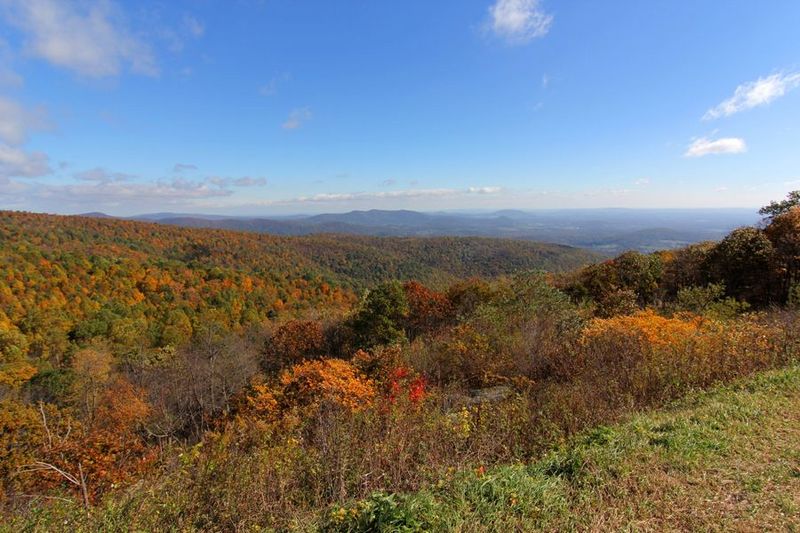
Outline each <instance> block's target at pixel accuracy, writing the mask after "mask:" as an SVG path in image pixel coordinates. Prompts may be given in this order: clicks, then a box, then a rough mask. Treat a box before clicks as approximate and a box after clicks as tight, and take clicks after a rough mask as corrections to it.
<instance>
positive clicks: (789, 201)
mask: <svg viewBox="0 0 800 533" xmlns="http://www.w3.org/2000/svg"><path fill="white" fill-rule="evenodd" d="M797 206H800V191H791V192H789V194H787V195H786V200H781V201H780V202H770V204H769V205H765V206H764V207H762V208H761V209H759V210H758V214H759V215H762V216H764V217H766V218H768V219H770V220H772V219H774V218H775V217H777V216H778V215H782V214H784V213H787V212H789V211H790V210H791V209H792V208H794V207H797Z"/></svg>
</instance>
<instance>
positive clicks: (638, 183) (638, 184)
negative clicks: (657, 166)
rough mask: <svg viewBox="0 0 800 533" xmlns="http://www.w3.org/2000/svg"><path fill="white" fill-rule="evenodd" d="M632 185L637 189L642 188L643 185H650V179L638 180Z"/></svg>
mask: <svg viewBox="0 0 800 533" xmlns="http://www.w3.org/2000/svg"><path fill="white" fill-rule="evenodd" d="M633 184H634V185H636V186H637V187H644V186H645V185H650V178H647V177H645V178H639V179H637V180H634V182H633Z"/></svg>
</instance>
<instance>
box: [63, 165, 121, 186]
mask: <svg viewBox="0 0 800 533" xmlns="http://www.w3.org/2000/svg"><path fill="white" fill-rule="evenodd" d="M73 177H74V178H75V179H77V180H80V181H93V182H96V183H112V182H115V181H128V180H131V179H133V178H135V177H136V176H134V175H133V174H125V173H124V172H111V171H108V170H106V169H104V168H102V167H95V168H93V169H90V170H84V171H83V172H76V173H75V174H73Z"/></svg>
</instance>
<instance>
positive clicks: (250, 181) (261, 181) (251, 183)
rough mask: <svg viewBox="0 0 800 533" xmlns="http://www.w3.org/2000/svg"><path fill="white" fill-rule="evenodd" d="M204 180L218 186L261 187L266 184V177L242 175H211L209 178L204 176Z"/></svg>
mask: <svg viewBox="0 0 800 533" xmlns="http://www.w3.org/2000/svg"><path fill="white" fill-rule="evenodd" d="M206 181H207V182H208V183H212V184H214V185H217V186H218V187H263V186H264V185H266V184H267V178H253V177H250V176H244V177H242V178H229V177H223V176H211V177H210V178H206Z"/></svg>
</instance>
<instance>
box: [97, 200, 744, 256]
mask: <svg viewBox="0 0 800 533" xmlns="http://www.w3.org/2000/svg"><path fill="white" fill-rule="evenodd" d="M85 216H92V217H107V216H108V215H105V214H103V213H87V214H86V215H85ZM129 218H131V219H134V220H142V221H150V222H157V223H160V224H171V225H176V226H184V227H195V228H218V229H230V230H238V231H249V232H257V233H270V234H274V235H309V234H317V233H343V234H354V235H371V236H404V237H426V236H476V237H501V238H512V239H521V240H529V241H538V242H551V243H557V244H566V245H570V246H578V247H582V248H588V249H592V250H595V251H599V252H603V253H607V254H617V253H619V252H621V251H624V250H629V249H634V250H639V251H643V252H650V251H654V250H661V249H669V248H677V247H681V246H686V245H687V244H691V243H695V242H700V241H705V240H718V239H720V238H722V237H723V236H725V234H727V233H728V232H729V231H730V230H732V229H734V228H736V227H739V226H743V225H752V224H755V223H757V222H758V220H759V218H758V215H757V213H756V212H755V210H751V209H559V210H538V211H523V210H510V209H506V210H501V211H493V212H483V213H445V212H439V213H421V212H417V211H409V210H397V211H384V210H376V209H375V210H370V211H350V212H348V213H329V214H322V215H297V216H292V217H236V216H221V215H203V214H181V213H152V214H145V215H138V216H134V217H129Z"/></svg>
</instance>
